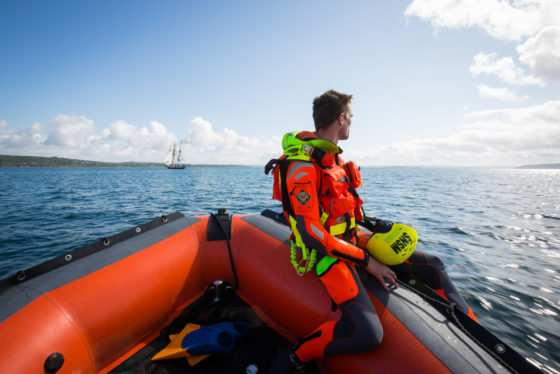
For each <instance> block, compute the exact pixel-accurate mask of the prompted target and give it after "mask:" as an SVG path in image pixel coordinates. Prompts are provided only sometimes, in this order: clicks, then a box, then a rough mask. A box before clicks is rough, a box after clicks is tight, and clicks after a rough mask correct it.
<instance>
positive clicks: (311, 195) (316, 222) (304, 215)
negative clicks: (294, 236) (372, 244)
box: [286, 161, 369, 266]
mask: <svg viewBox="0 0 560 374" xmlns="http://www.w3.org/2000/svg"><path fill="white" fill-rule="evenodd" d="M318 178H319V176H318V175H317V171H316V169H315V166H313V164H312V163H310V162H304V161H294V162H292V163H291V165H290V166H289V167H288V170H287V175H286V187H287V192H288V195H289V198H290V205H291V207H292V209H293V211H294V218H295V220H296V227H297V230H298V231H299V233H300V235H301V239H302V241H303V243H304V244H305V245H306V246H307V247H309V248H313V249H315V250H317V251H319V252H323V253H325V254H328V255H330V256H333V257H338V258H340V259H343V260H346V261H350V262H354V263H356V264H358V265H363V266H367V265H368V263H369V261H368V258H369V256H368V253H367V252H365V251H364V250H362V249H360V248H358V247H356V246H354V245H352V244H350V243H347V242H345V241H343V240H340V239H338V238H335V237H334V236H332V235H331V234H330V233H329V232H327V231H326V230H325V228H324V227H323V225H321V223H320V217H319V197H318V195H317V190H318V188H317V186H318V183H319V180H318Z"/></svg>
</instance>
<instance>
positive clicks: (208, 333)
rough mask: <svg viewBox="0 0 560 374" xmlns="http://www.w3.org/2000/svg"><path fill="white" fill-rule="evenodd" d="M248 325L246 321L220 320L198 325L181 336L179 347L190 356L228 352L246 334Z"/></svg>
mask: <svg viewBox="0 0 560 374" xmlns="http://www.w3.org/2000/svg"><path fill="white" fill-rule="evenodd" d="M248 327H249V326H248V324H247V323H246V322H220V323H217V324H214V325H210V326H200V328H199V329H197V330H194V331H192V332H190V333H189V334H187V335H186V336H185V337H184V338H183V341H182V342H181V348H183V349H186V351H187V352H188V353H189V354H190V355H192V356H198V355H207V354H214V353H228V352H231V350H232V349H233V345H234V343H235V342H236V341H237V340H239V339H240V338H242V337H244V336H245V335H247V332H248Z"/></svg>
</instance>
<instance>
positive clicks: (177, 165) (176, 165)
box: [163, 142, 187, 169]
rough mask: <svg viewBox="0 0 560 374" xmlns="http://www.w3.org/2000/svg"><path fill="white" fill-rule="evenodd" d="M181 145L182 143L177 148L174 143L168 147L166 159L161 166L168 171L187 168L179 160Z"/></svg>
mask: <svg viewBox="0 0 560 374" xmlns="http://www.w3.org/2000/svg"><path fill="white" fill-rule="evenodd" d="M182 145H183V142H181V143H180V144H179V146H178V147H177V144H176V143H173V144H172V145H170V146H169V151H168V153H167V157H166V158H165V160H164V161H163V165H165V166H166V167H167V168H168V169H184V168H185V167H186V166H187V165H185V164H183V163H181V162H182V161H183V160H182V158H181V146H182Z"/></svg>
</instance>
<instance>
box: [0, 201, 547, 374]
mask: <svg viewBox="0 0 560 374" xmlns="http://www.w3.org/2000/svg"><path fill="white" fill-rule="evenodd" d="M282 218H283V217H282V215H280V214H277V213H274V212H271V211H265V212H263V213H262V214H260V215H230V214H228V213H227V212H226V211H225V210H224V209H221V210H220V211H219V212H218V214H210V215H209V216H184V215H183V214H181V213H179V212H176V213H173V214H170V215H167V216H163V217H160V218H158V219H156V220H153V221H151V222H148V223H146V224H143V225H140V226H138V227H134V228H131V229H130V230H127V231H125V232H122V233H120V234H117V235H114V236H111V237H106V238H102V239H101V240H99V241H98V242H95V243H93V244H90V245H88V246H85V247H83V248H79V249H77V250H74V251H72V252H70V253H66V254H63V255H61V256H59V257H56V258H53V259H51V260H49V261H47V262H45V263H43V264H40V265H37V266H35V267H32V268H30V269H27V270H22V271H19V272H18V273H17V274H15V275H13V276H12V277H9V278H6V279H4V280H3V281H2V282H0V373H26V374H27V373H45V372H48V373H74V372H79V373H125V372H126V373H127V372H135V373H142V372H149V373H168V372H182V373H189V372H193V373H194V372H196V373H203V372H211V373H216V372H222V373H227V372H232V373H266V372H267V371H268V369H269V368H270V365H271V362H272V361H273V358H274V354H275V352H276V351H277V350H278V349H279V348H281V347H283V346H287V345H290V344H292V343H294V342H296V340H297V339H298V338H300V337H304V336H306V335H307V334H309V333H310V332H311V331H313V330H314V328H315V327H316V326H318V325H319V324H321V323H322V322H324V321H325V320H329V319H333V318H335V317H336V316H337V313H339V311H338V310H336V308H334V307H333V304H332V301H331V299H330V297H329V295H328V294H327V292H326V291H325V289H324V288H323V286H322V285H321V284H320V282H319V280H318V279H317V277H316V276H314V275H312V274H308V275H306V276H304V277H300V276H298V275H297V273H296V272H295V271H294V269H293V267H292V265H291V263H290V260H289V258H290V254H289V253H290V246H289V239H288V238H289V234H290V232H289V228H288V227H287V226H286V225H285V224H283V223H282ZM361 278H362V280H363V282H364V285H365V286H366V288H367V290H368V294H369V296H370V298H371V299H372V301H373V303H374V305H375V308H376V310H377V312H378V314H379V317H380V319H381V323H382V325H383V328H384V338H383V341H382V343H381V345H380V346H379V347H378V348H377V349H375V350H373V351H371V352H368V353H365V354H360V355H346V356H340V357H329V358H324V359H321V360H316V361H315V362H313V363H311V364H310V365H309V367H308V372H310V373H342V372H344V373H372V372H380V373H385V372H387V373H395V372H396V373H411V372H414V373H430V374H433V373H444V372H454V373H503V372H520V373H521V372H522V373H530V372H538V369H537V368H536V367H534V366H533V365H531V364H530V363H529V362H528V361H527V360H525V359H524V358H523V357H521V356H520V355H519V354H518V353H516V352H515V351H514V350H513V349H511V348H510V347H509V346H508V345H507V344H505V343H504V342H502V341H501V340H499V339H498V338H496V337H495V336H494V335H493V334H491V333H490V332H489V331H488V330H486V329H485V328H484V327H482V326H481V325H479V324H478V323H476V322H475V321H473V320H472V319H470V318H469V317H468V316H466V315H464V314H462V313H461V312H460V311H459V310H457V309H456V308H454V306H453V305H451V304H449V303H447V302H446V301H445V300H444V299H442V298H441V297H439V295H438V294H437V293H435V292H433V291H431V290H430V289H429V288H427V287H426V286H424V285H422V284H421V283H420V282H419V281H417V280H415V279H412V278H408V277H407V276H406V275H405V274H399V281H400V285H401V286H400V287H399V288H398V289H393V290H391V291H390V292H387V291H385V290H384V289H383V288H382V287H381V286H380V285H379V283H378V281H377V280H376V279H374V278H372V277H369V276H368V275H367V274H365V273H364V274H361ZM224 322H230V323H231V324H230V325H229V326H230V328H231V326H233V325H232V324H234V323H237V324H240V323H241V324H242V326H243V327H244V328H246V330H247V331H245V334H244V336H243V337H241V338H240V339H236V340H235V341H233V340H229V341H228V342H227V343H226V344H225V345H228V344H229V345H228V347H227V348H228V349H222V350H221V351H220V350H219V349H214V350H212V347H211V346H212V342H210V343H208V344H209V345H210V348H208V347H206V348H208V349H207V351H204V349H206V348H204V347H205V346H204V347H202V348H201V350H199V351H197V352H198V354H195V353H194V352H195V351H194V350H193V351H192V352H191V351H188V349H189V347H184V346H180V347H179V350H180V349H184V350H186V351H188V352H187V353H186V354H185V355H183V357H176V358H171V359H168V360H154V359H153V358H154V356H156V355H158V353H161V352H162V350H165V349H166V347H167V348H168V347H170V346H171V345H172V342H173V340H174V339H175V338H176V337H177V336H178V335H177V334H179V333H180V332H181V331H185V329H187V330H188V331H191V332H192V331H193V330H197V331H199V335H197V336H198V337H197V336H195V335H192V336H191V335H189V336H190V341H191V342H193V341H194V344H196V341H197V340H201V339H202V340H204V339H207V338H208V339H210V338H209V337H208V335H204V334H205V333H203V332H204V331H215V329H214V330H212V329H210V327H211V326H217V325H219V326H224V325H223V323H224ZM189 326H191V327H190V329H189ZM192 326H196V327H194V328H193V327H192ZM201 327H207V328H208V329H207V330H203V329H201ZM220 334H221V335H220V337H221V338H223V337H224V336H226V335H224V333H223V332H222V333H220ZM222 340H223V339H222ZM185 341H186V340H183V342H185ZM170 342H171V343H170ZM170 344H171V345H170ZM180 344H181V342H179V345H180ZM220 344H222V343H220ZM202 353H205V355H204V357H203V358H205V359H204V360H198V361H200V362H198V361H197V363H195V364H192V365H191V363H190V362H191V361H190V360H187V359H185V357H188V356H192V357H200V356H201V355H202ZM158 357H159V356H158ZM200 358H202V357H200Z"/></svg>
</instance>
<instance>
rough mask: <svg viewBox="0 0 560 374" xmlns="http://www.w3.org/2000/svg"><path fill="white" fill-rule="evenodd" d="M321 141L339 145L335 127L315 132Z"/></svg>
mask: <svg viewBox="0 0 560 374" xmlns="http://www.w3.org/2000/svg"><path fill="white" fill-rule="evenodd" d="M315 134H317V137H318V138H319V139H323V140H328V141H330V142H331V143H334V144H337V145H338V140H339V139H338V131H337V129H336V127H335V126H329V127H328V128H327V129H319V130H317V131H316V132H315Z"/></svg>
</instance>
